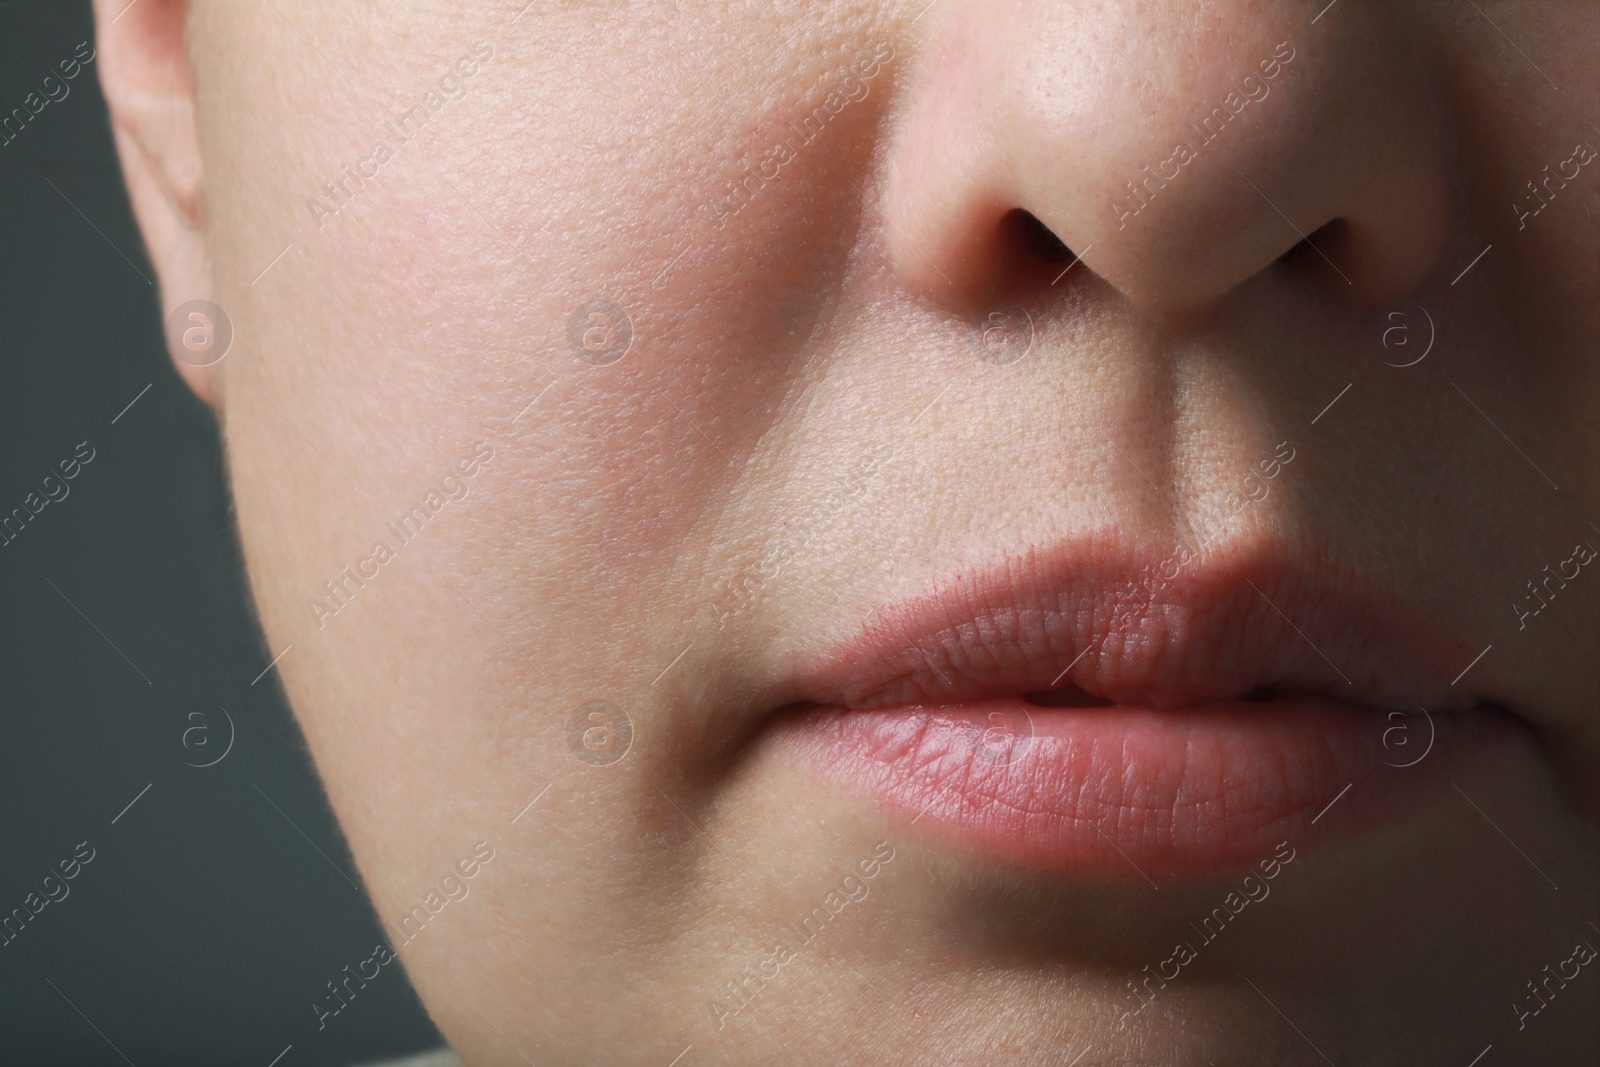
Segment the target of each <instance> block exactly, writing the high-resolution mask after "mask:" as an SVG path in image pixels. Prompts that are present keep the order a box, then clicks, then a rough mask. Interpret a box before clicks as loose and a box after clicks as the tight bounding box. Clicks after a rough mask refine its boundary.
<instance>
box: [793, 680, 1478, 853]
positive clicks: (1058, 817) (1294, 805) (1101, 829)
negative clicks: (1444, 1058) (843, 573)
mask: <svg viewBox="0 0 1600 1067" xmlns="http://www.w3.org/2000/svg"><path fill="white" fill-rule="evenodd" d="M1500 718H1503V716H1500V715H1498V714H1496V713H1493V712H1463V713H1447V714H1442V715H1435V716H1433V723H1434V725H1435V727H1436V728H1437V730H1436V733H1434V734H1433V735H1432V737H1431V740H1432V746H1431V750H1430V751H1429V752H1428V755H1427V756H1426V757H1425V758H1424V759H1423V760H1421V761H1420V762H1419V763H1418V764H1417V765H1415V766H1410V767H1406V766H1402V764H1404V763H1406V762H1409V761H1410V760H1411V759H1413V758H1415V754H1417V753H1420V752H1421V751H1422V750H1423V746H1424V745H1427V744H1428V742H1429V739H1430V730H1429V727H1428V725H1427V720H1426V719H1425V718H1424V717H1423V716H1422V715H1421V714H1416V715H1414V716H1411V717H1407V718H1405V719H1389V718H1387V717H1386V716H1385V715H1384V714H1380V713H1377V712H1374V711H1372V710H1370V709H1362V708H1354V707H1350V706H1347V705H1340V704H1336V703H1333V702H1330V701H1325V700H1317V699H1299V698H1295V699H1286V700H1271V701H1264V702H1260V703H1231V704H1221V705H1217V706H1213V707H1208V708H1200V709H1185V710H1179V711H1156V710H1151V709H1148V708H1130V707H1112V708H1037V707H1031V706H1028V705H1027V704H1026V702H1025V701H1023V700H1021V699H1019V698H1007V697H994V698H990V699H987V700H981V701H976V702H973V703H969V704H965V705H955V706H943V707H940V706H931V707H928V706H911V707H901V708H886V709H881V710H874V711H850V710H846V709H842V708H822V707H807V708H797V709H794V710H793V711H792V712H791V713H789V714H788V715H786V716H785V717H784V719H783V721H782V722H781V723H780V725H779V727H778V729H779V734H780V740H779V744H780V745H783V746H785V747H786V748H787V749H788V751H789V752H790V753H791V754H793V755H794V756H797V757H799V758H800V759H802V760H804V761H805V762H807V763H809V764H810V765H812V766H813V767H815V768H817V769H818V770H820V771H821V772H822V773H823V774H824V775H825V776H826V777H829V778H832V779H835V780H838V781H841V782H844V783H846V784H848V785H849V786H852V787H854V788H857V789H860V790H863V791H865V792H866V793H868V794H871V795H873V796H876V797H877V798H878V799H879V800H880V801H881V802H882V803H883V805H884V807H885V808H887V809H888V810H889V811H890V812H892V813H893V816H894V817H895V818H896V820H897V821H898V822H900V823H901V824H902V825H903V826H904V825H906V824H907V823H908V822H914V823H916V824H917V826H918V827H919V828H920V830H921V831H924V832H926V833H928V834H933V835H939V836H945V837H948V838H950V839H952V840H953V841H954V842H955V843H957V844H962V845H966V846H969V847H972V848H975V849H977V850H978V851H980V852H985V853H989V854H992V855H994V856H996V857H997V858H1002V859H1005V860H1008V861H1010V862H1013V863H1016V864H1020V865H1023V866H1028V867H1035V868H1042V869H1045V870H1051V871H1057V872H1070V873H1075V874H1084V875H1091V876H1097V877H1112V878H1115V877H1119V876H1126V877H1130V878H1138V877H1140V876H1144V877H1149V878H1160V877H1163V876H1173V875H1176V876H1183V875H1204V874H1208V873H1215V872H1217V871H1222V870H1226V869H1228V868H1230V867H1244V866H1248V865H1249V864H1250V863H1252V862H1253V861H1255V860H1258V859H1260V858H1261V857H1263V856H1267V855H1270V854H1271V853H1272V850H1273V847H1274V846H1275V845H1276V844H1278V843H1279V842H1282V841H1290V842H1293V843H1295V844H1296V845H1297V846H1299V845H1302V844H1304V843H1306V842H1307V841H1308V840H1312V839H1323V838H1327V837H1330V836H1341V837H1342V836H1345V835H1347V834H1350V833H1354V832H1357V831H1359V830H1361V829H1365V828H1369V827H1371V826H1373V825H1375V824H1377V823H1381V822H1384V821H1386V820H1389V819H1393V818H1396V817H1398V816H1399V815H1401V814H1403V813H1404V811H1405V810H1406V809H1407V808H1408V807H1410V806H1411V805H1412V804H1414V803H1416V802H1418V801H1421V800H1423V799H1425V798H1426V797H1428V796H1430V795H1432V794H1435V793H1437V792H1438V790H1439V788H1440V787H1441V786H1444V787H1445V788H1448V786H1447V785H1445V783H1446V782H1447V781H1448V774H1447V773H1443V774H1442V772H1445V771H1446V768H1449V767H1452V766H1455V765H1457V764H1458V761H1459V760H1460V759H1461V758H1463V757H1464V756H1465V755H1467V754H1468V752H1470V751H1471V750H1473V749H1475V748H1477V747H1478V746H1479V745H1481V744H1483V743H1484V742H1486V741H1488V740H1490V739H1492V738H1493V737H1494V736H1495V735H1496V733H1497V732H1498V731H1497V730H1496V729H1495V725H1496V724H1495V723H1494V721H1493V720H1496V719H1500ZM1397 729H1403V730H1407V731H1409V732H1410V733H1411V737H1410V738H1409V739H1408V741H1409V743H1410V744H1411V751H1410V752H1407V751H1406V750H1405V749H1404V748H1403V747H1401V746H1398V745H1390V746H1386V745H1385V743H1384V742H1385V740H1386V738H1385V732H1386V731H1389V730H1397ZM1398 736H1399V735H1398V734H1391V735H1390V736H1389V738H1387V740H1390V741H1391V742H1392V741H1394V740H1395V739H1396V738H1397V737H1398Z"/></svg>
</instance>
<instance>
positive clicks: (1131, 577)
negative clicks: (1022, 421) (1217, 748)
mask: <svg viewBox="0 0 1600 1067" xmlns="http://www.w3.org/2000/svg"><path fill="white" fill-rule="evenodd" d="M1175 569H1176V570H1177V573H1176V574H1173V573H1172V572H1173V571H1174V570H1175ZM1169 575H1170V577H1169ZM1472 653H1473V645H1472V644H1471V643H1470V642H1468V641H1466V640H1464V639H1462V638H1461V637H1460V636H1459V635H1455V634H1451V633H1448V632H1445V631H1444V630H1442V629H1441V628H1440V627H1439V626H1438V624H1437V622H1435V621H1432V620H1429V619H1428V618H1427V617H1426V616H1425V615H1424V614H1423V613H1422V612H1420V611H1419V610H1417V609H1416V608H1415V607H1414V606H1412V605H1410V604H1408V603H1405V602H1403V601H1402V600H1401V598H1400V597H1399V595H1398V594H1397V593H1396V592H1395V591H1393V590H1392V589H1389V588H1386V587H1384V586H1382V585H1381V584H1380V583H1378V582H1377V581H1375V580H1373V579H1372V578H1371V577H1370V576H1367V575H1364V574H1362V573H1360V572H1359V571H1357V570H1355V569H1354V568H1352V567H1350V566H1347V565H1340V564H1337V563H1334V562H1330V561H1329V559H1328V557H1327V556H1324V555H1321V554H1313V553H1311V552H1310V551H1309V550H1308V549H1304V548H1302V549H1301V550H1299V551H1294V550H1290V549H1287V548H1282V547H1268V548H1262V549H1259V550H1244V549H1242V548H1240V547H1239V546H1234V547H1233V548H1231V549H1230V550H1228V551H1226V552H1224V553H1220V554H1218V555H1216V556H1213V557H1210V558H1207V559H1203V560H1192V561H1190V562H1188V563H1187V565H1186V566H1183V567H1182V568H1181V569H1179V568H1175V567H1174V566H1173V563H1172V562H1171V561H1170V560H1169V559H1166V558H1163V557H1160V556H1151V555H1150V554H1148V553H1141V552H1139V551H1136V550H1133V549H1130V548H1129V547H1127V546H1126V543H1125V542H1120V543H1119V540H1118V539H1114V538H1099V539H1089V540H1087V541H1075V542H1070V543H1060V544H1056V545H1053V546H1048V547H1044V548H1035V549H1030V550H1028V551H1025V552H1021V553H1007V554H1005V555H1003V556H1002V557H1001V558H1000V559H999V561H998V562H997V563H995V564H993V565H990V566H986V567H978V568H968V569H963V570H959V571H957V572H955V573H953V574H951V575H949V576H947V577H943V578H940V579H938V580H936V581H934V582H932V583H931V584H930V587H929V588H928V590H927V591H926V592H925V593H923V594H922V595H919V596H916V597H913V598H911V599H909V600H906V601H903V602H900V603H896V604H891V605H887V606H884V607H880V608H878V609H877V610H875V611H873V612H872V613H871V615H869V616H868V618H867V619H866V620H865V622H864V624H863V625H862V627H861V630H860V632H859V633H858V634H856V635H855V636H853V637H852V638H850V639H849V640H846V641H843V642H841V643H839V644H838V645H836V646H834V647H833V648H832V649H830V650H827V651H825V652H824V653H823V654H822V656H821V657H819V658H818V659H816V660H814V661H812V664H811V669H809V670H807V671H805V672H804V675H805V677H804V682H803V684H802V687H801V688H802V689H803V697H804V699H805V701H806V702H809V703H815V704H824V705H833V706H842V707H846V708H851V709H865V708H876V707H887V706H898V705H908V704H956V703H962V702H966V701H970V700H974V699H979V698H983V697H988V696H998V695H1007V694H1025V693H1032V692H1037V691H1041V690H1051V689H1059V688H1064V687H1067V686H1075V687H1077V688H1078V689H1080V690H1083V691H1084V692H1086V693H1089V694H1092V695H1094V696H1097V697H1100V698H1103V699H1106V700H1109V701H1111V702H1112V703H1116V704H1123V705H1139V706H1144V707H1155V708H1182V707H1194V706H1202V705H1206V704H1214V703H1217V702H1219V701H1224V700H1229V699H1235V698H1238V697H1240V696H1242V695H1244V694H1246V693H1248V692H1250V691H1251V690H1255V689H1258V688H1261V687H1270V689H1271V690H1272V692H1273V693H1274V694H1291V693H1292V694H1295V695H1303V696H1311V695H1317V696H1324V697H1327V698H1331V699H1334V700H1338V701H1341V702H1345V703H1353V704H1361V705H1367V706H1372V707H1391V706H1392V707H1397V708H1409V709H1415V708H1417V707H1424V708H1427V709H1428V710H1430V711H1431V710H1452V709H1462V708H1467V707H1471V706H1474V705H1476V704H1478V703H1480V701H1479V699H1478V698H1476V697H1475V696H1474V695H1473V693H1472V692H1471V691H1469V690H1468V689H1466V688H1465V687H1461V686H1457V685H1454V684H1452V677H1451V676H1452V675H1453V674H1454V673H1455V672H1456V670H1458V669H1459V667H1460V666H1461V665H1462V664H1464V663H1465V662H1466V661H1467V660H1468V659H1470V658H1471V656H1472Z"/></svg>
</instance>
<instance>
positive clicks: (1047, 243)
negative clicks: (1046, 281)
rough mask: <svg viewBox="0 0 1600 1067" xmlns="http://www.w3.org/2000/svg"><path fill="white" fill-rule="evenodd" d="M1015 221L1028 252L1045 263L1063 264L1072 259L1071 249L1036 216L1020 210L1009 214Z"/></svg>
mask: <svg viewBox="0 0 1600 1067" xmlns="http://www.w3.org/2000/svg"><path fill="white" fill-rule="evenodd" d="M1011 214H1012V215H1013V216H1015V221H1016V224H1017V225H1018V226H1020V227H1021V229H1022V236H1023V237H1024V238H1025V239H1026V240H1027V242H1028V250H1029V251H1030V252H1032V253H1033V254H1034V255H1035V256H1036V257H1038V258H1039V259H1042V260H1044V261H1045V262H1046V263H1065V262H1066V261H1067V260H1069V259H1071V258H1072V249H1070V248H1068V247H1067V246H1066V245H1065V244H1064V243H1063V242H1062V240H1061V238H1059V237H1057V236H1056V235H1055V234H1054V233H1053V232H1051V230H1050V227H1048V226H1046V225H1045V224H1044V223H1042V222H1040V221H1039V218H1038V216H1037V215H1035V214H1033V213H1032V212H1031V211H1024V210H1022V209H1021V208H1018V209H1017V210H1015V211H1013V212H1011Z"/></svg>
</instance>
